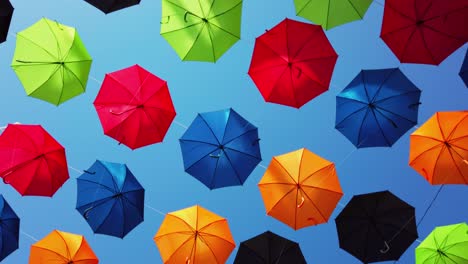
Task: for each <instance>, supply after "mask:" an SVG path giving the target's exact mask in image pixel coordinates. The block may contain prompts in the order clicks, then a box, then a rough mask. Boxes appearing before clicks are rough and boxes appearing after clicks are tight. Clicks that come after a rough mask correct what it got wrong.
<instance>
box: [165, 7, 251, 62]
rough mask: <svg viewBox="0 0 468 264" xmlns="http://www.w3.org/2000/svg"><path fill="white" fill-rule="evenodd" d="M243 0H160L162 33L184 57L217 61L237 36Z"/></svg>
mask: <svg viewBox="0 0 468 264" xmlns="http://www.w3.org/2000/svg"><path fill="white" fill-rule="evenodd" d="M241 13H242V0H229V1H219V0H218V1H216V0H203V1H196V0H190V1H187V0H163V1H162V19H161V35H162V36H163V37H164V38H165V39H166V40H167V42H169V44H170V45H171V46H172V47H173V48H174V50H175V51H176V52H177V54H178V55H179V57H180V58H181V59H182V60H183V61H208V62H216V61H217V60H218V59H219V58H220V57H221V56H222V55H223V54H224V53H225V52H226V51H227V50H228V49H229V48H230V47H231V46H232V45H234V43H236V42H237V41H238V40H239V39H240V31H241Z"/></svg>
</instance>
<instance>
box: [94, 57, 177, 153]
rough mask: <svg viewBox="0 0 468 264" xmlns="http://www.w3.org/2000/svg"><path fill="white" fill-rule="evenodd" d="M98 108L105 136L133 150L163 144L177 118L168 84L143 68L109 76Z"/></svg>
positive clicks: (98, 102)
mask: <svg viewBox="0 0 468 264" xmlns="http://www.w3.org/2000/svg"><path fill="white" fill-rule="evenodd" d="M94 106H95V107H96V111H97V113H98V115H99V119H100V120H101V124H102V127H103V129H104V134H106V135H108V136H110V137H112V138H114V139H115V140H117V141H119V142H120V143H122V144H124V145H126V146H128V147H129V148H131V149H137V148H140V147H143V146H146V145H150V144H154V143H158V142H162V141H163V139H164V136H165V135H166V133H167V130H168V129H169V126H170V125H171V123H172V121H173V120H174V117H175V116H176V112H175V110H174V105H173V104H172V100H171V95H170V94H169V89H168V87H167V83H166V81H164V80H161V79H160V78H158V77H156V76H155V75H153V74H152V73H150V72H148V71H147V70H145V69H143V68H142V67H140V66H139V65H134V66H131V67H129V68H125V69H122V70H119V71H116V72H113V73H109V74H106V77H105V78H104V82H103V84H102V87H101V90H100V91H99V94H98V95H97V97H96V100H95V101H94Z"/></svg>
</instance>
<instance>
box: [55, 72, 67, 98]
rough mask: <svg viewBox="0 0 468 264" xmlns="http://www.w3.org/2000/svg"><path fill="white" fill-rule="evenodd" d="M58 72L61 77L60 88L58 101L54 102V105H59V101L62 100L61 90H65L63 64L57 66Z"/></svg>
mask: <svg viewBox="0 0 468 264" xmlns="http://www.w3.org/2000/svg"><path fill="white" fill-rule="evenodd" d="M59 69H60V70H59V73H60V75H61V77H62V88H61V89H60V95H59V98H58V101H57V103H56V105H59V104H60V101H62V96H63V90H65V69H64V67H63V66H61V67H59Z"/></svg>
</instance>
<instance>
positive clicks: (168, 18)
mask: <svg viewBox="0 0 468 264" xmlns="http://www.w3.org/2000/svg"><path fill="white" fill-rule="evenodd" d="M166 17H167V21H166V22H162V21H161V22H159V23H160V24H169V20H171V16H166Z"/></svg>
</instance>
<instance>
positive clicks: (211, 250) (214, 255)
mask: <svg viewBox="0 0 468 264" xmlns="http://www.w3.org/2000/svg"><path fill="white" fill-rule="evenodd" d="M200 241H201V242H202V243H203V244H205V245H206V247H207V248H208V249H209V250H210V252H211V255H213V257H214V259H215V261H216V264H218V263H220V262H219V261H218V257H217V256H216V254H215V253H214V252H213V249H212V248H211V247H210V246H209V245H208V243H206V241H205V240H204V239H203V236H200ZM194 262H195V261H194Z"/></svg>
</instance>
